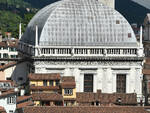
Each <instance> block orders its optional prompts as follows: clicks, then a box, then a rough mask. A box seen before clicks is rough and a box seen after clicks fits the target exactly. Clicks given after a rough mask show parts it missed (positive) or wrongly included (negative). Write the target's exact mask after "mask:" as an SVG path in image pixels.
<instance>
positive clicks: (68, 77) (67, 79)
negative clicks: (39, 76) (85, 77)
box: [61, 76, 75, 82]
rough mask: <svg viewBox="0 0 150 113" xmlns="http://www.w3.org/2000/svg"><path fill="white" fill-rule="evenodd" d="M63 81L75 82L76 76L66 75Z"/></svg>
mask: <svg viewBox="0 0 150 113" xmlns="http://www.w3.org/2000/svg"><path fill="white" fill-rule="evenodd" d="M61 81H62V82H75V78H74V77H73V76H66V77H65V76H64V77H62V79H61Z"/></svg>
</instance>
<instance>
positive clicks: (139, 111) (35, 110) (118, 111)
mask: <svg viewBox="0 0 150 113" xmlns="http://www.w3.org/2000/svg"><path fill="white" fill-rule="evenodd" d="M22 111H23V112H22V113H147V112H146V111H145V109H144V108H143V107H25V108H23V110H22Z"/></svg>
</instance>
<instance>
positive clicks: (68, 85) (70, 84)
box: [60, 82, 76, 88]
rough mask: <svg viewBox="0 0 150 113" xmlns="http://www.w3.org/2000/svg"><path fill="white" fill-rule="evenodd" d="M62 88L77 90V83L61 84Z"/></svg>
mask: <svg viewBox="0 0 150 113" xmlns="http://www.w3.org/2000/svg"><path fill="white" fill-rule="evenodd" d="M60 86H61V88H75V87H76V83H75V82H63V83H61V84H60Z"/></svg>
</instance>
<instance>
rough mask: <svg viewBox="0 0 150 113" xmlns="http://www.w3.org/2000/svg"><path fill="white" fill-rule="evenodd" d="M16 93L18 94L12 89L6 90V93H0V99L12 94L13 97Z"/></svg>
mask: <svg viewBox="0 0 150 113" xmlns="http://www.w3.org/2000/svg"><path fill="white" fill-rule="evenodd" d="M16 93H18V92H15V91H14V89H11V90H7V91H5V92H2V94H1V95H0V98H1V97H5V96H8V95H12V94H14V95H15V94H16Z"/></svg>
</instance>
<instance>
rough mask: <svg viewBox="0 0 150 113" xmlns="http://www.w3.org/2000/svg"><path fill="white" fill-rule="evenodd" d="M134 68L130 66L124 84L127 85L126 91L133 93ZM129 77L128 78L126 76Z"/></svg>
mask: <svg viewBox="0 0 150 113" xmlns="http://www.w3.org/2000/svg"><path fill="white" fill-rule="evenodd" d="M135 71H136V70H135V68H131V69H130V75H129V76H127V82H126V86H129V87H128V88H129V89H128V88H126V92H127V93H134V92H135V82H136V81H135V80H136V79H135V75H136V73H135ZM128 77H129V78H128Z"/></svg>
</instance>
